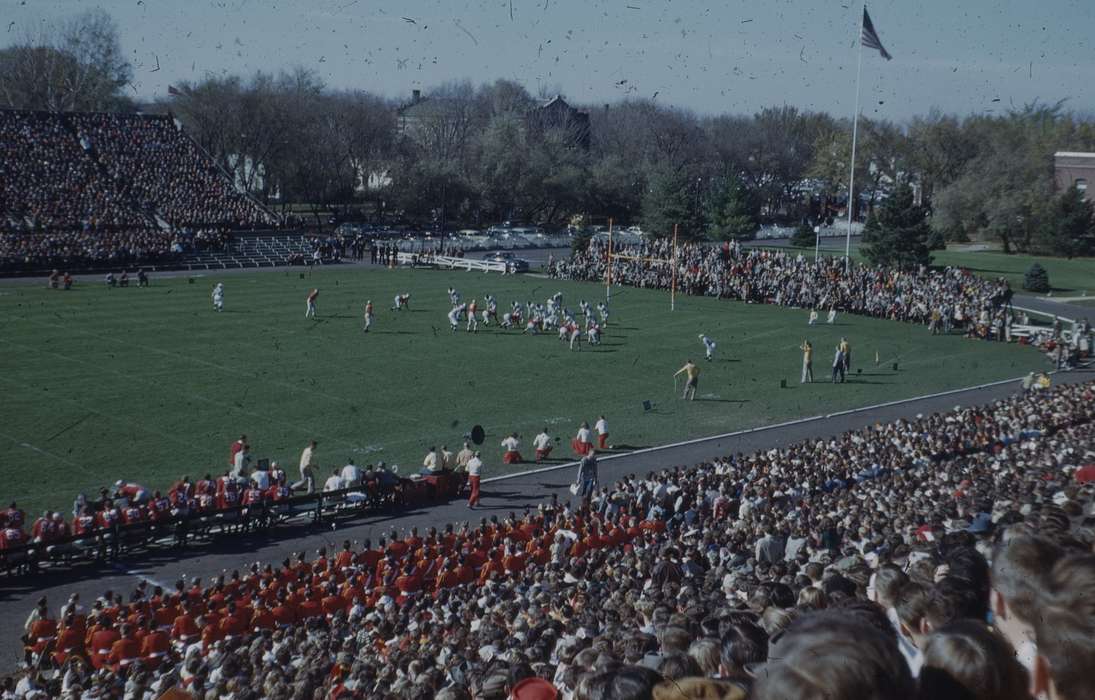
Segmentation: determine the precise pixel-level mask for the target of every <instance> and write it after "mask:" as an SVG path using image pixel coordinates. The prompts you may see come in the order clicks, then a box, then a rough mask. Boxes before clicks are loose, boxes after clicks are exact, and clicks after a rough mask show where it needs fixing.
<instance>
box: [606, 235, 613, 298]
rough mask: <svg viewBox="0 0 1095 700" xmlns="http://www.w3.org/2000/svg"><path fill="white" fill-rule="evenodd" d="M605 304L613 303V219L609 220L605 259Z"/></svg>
mask: <svg viewBox="0 0 1095 700" xmlns="http://www.w3.org/2000/svg"><path fill="white" fill-rule="evenodd" d="M605 263H606V267H605V303H606V304H608V303H611V302H612V219H609V220H608V257H607V258H605Z"/></svg>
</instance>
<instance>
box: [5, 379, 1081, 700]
mask: <svg viewBox="0 0 1095 700" xmlns="http://www.w3.org/2000/svg"><path fill="white" fill-rule="evenodd" d="M359 486H362V487H366V486H367V484H360V485H359ZM1093 494H1095V384H1092V383H1091V382H1087V383H1078V384H1071V385H1068V384H1066V385H1061V386H1058V387H1054V388H1051V389H1047V390H1042V391H1032V392H1028V393H1023V394H1021V395H1017V396H1015V397H1013V398H1010V399H1006V400H1001V401H997V402H995V403H992V404H990V405H985V406H980V407H971V408H956V409H955V410H953V411H949V412H946V413H940V414H936V415H931V416H925V417H921V418H916V419H912V420H899V421H896V422H893V423H889V424H884V425H874V426H871V427H868V428H864V429H862V430H858V431H853V432H849V433H845V434H843V435H840V436H837V437H834V438H831V439H817V440H809V441H806V442H802V443H799V444H795V445H792V446H790V447H787V448H785V449H772V450H767V451H761V452H757V453H754V454H732V455H726V456H725V457H724V458H721V459H717V460H714V461H711V462H707V463H703V464H697V465H693V466H691V467H687V468H685V467H673V468H666V469H662V470H659V471H655V472H652V473H649V474H646V475H643V476H639V475H632V476H627V477H624V478H622V479H621V480H619V481H617V482H616V483H614V484H611V485H605V486H604V487H603V488H600V489H599V490H598V491H597V493H596V494H595V495H594V497H593V498H591V499H589V500H588V501H585V502H581V503H558V502H549V503H544V504H543V505H541V506H540V507H539V508H538V509H537V510H536V511H533V512H527V513H524V514H516V513H510V514H509V515H508V516H506V517H498V516H492V517H491V518H489V519H483V520H482V521H481V522H480V523H479V524H478V525H474V524H473V525H463V526H459V525H448V526H446V527H443V528H439V529H435V528H428V529H427V528H423V529H422V531H421V532H419V531H418V530H413V531H412V532H410V533H409V534H406V535H399V534H397V533H395V532H393V533H391V534H390V535H388V536H383V537H378V538H376V539H375V541H372V542H370V541H365V542H363V543H362V544H361V545H359V546H355V545H353V544H352V543H350V542H349V541H347V542H345V543H344V544H343V545H342V546H341V547H339V548H335V549H331V550H328V549H322V550H320V551H318V552H316V553H315V555H307V554H304V553H301V554H299V555H297V556H295V557H292V558H289V559H286V560H285V561H283V562H268V563H266V564H254V565H252V566H251V567H250V568H249V569H248V568H246V567H241V570H240V571H235V572H231V573H226V574H225V575H223V576H220V577H217V578H216V579H212V580H209V581H200V580H191V581H186V582H184V581H179V582H177V583H175V584H174V585H170V586H164V587H155V586H152V585H150V584H146V583H141V584H138V585H137V586H136V587H135V588H134V589H133V590H130V591H121V590H115V591H112V592H107V593H104V594H103V595H102V596H100V597H99V598H97V599H95V600H83V601H82V600H79V599H78V598H76V597H70V598H68V599H67V600H42V601H40V603H39V605H38V607H37V608H36V609H35V610H34V611H33V612H32V614H31V616H30V617H29V619H28V620H27V623H26V627H25V633H26V638H25V644H26V662H27V668H28V669H29V670H28V671H27V673H26V674H25V675H23V676H22V677H21V678H20V680H19V681H18V683H19V685H20V688H19V690H18V691H9V692H22V695H19V696H20V697H35V696H36V695H35V693H38V694H39V696H43V697H44V696H59V697H67V698H82V697H122V696H123V695H124V696H125V697H133V698H144V697H156V696H158V695H159V694H160V693H162V692H165V691H167V690H168V689H170V688H173V687H176V686H177V687H178V688H181V689H183V690H185V691H186V692H187V693H189V694H190V696H191V697H204V698H215V697H216V698H222V697H232V698H259V697H265V698H304V697H308V698H313V697H330V698H351V697H361V698H373V697H376V698H415V699H418V698H423V699H425V698H448V699H456V698H472V697H474V698H498V699H503V698H508V697H512V698H520V699H523V698H555V697H564V698H577V699H579V700H608V699H613V700H624V699H632V698H634V699H639V698H693V697H695V698H758V699H766V700H767V699H774V698H823V697H833V698H884V697H885V698H917V697H918V698H984V699H985V700H988V699H989V698H996V699H1000V698H1016V699H1018V698H1028V697H1031V692H1035V693H1042V694H1045V693H1046V692H1047V689H1048V688H1050V687H1052V689H1053V691H1052V692H1053V693H1054V694H1053V695H1047V697H1057V698H1066V699H1068V700H1075V699H1079V698H1087V697H1090V691H1091V687H1092V686H1091V682H1090V675H1089V671H1090V668H1091V664H1092V663H1093V662H1095V608H1092V605H1091V601H1092V600H1095V556H1093V555H1092V554H1091V551H1092V546H1093V543H1095V528H1093V525H1095V513H1093V511H1092V505H1093V499H1092V496H1093ZM115 506H116V504H115ZM120 507H123V508H124V507H126V504H125V503H124V494H123V501H122V503H121V506H120ZM4 517H5V518H7V520H8V522H7V527H8V528H11V527H18V524H16V523H14V522H13V521H12V517H13V516H12V513H11V511H9V512H8V513H7V514H5V516H4ZM15 517H16V518H18V517H19V516H15ZM101 534H102V533H101ZM95 536H98V535H96V534H94V533H92V534H90V535H89V537H95ZM9 682H10V683H13V684H14V683H15V680H14V679H12V680H10V681H9Z"/></svg>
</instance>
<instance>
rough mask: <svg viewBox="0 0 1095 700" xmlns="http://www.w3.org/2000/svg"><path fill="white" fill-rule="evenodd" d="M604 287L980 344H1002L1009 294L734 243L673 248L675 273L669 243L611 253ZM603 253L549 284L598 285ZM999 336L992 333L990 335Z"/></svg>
mask: <svg viewBox="0 0 1095 700" xmlns="http://www.w3.org/2000/svg"><path fill="white" fill-rule="evenodd" d="M612 252H613V254H614V255H615V254H619V255H621V256H627V257H620V258H614V259H613V262H612V269H611V281H612V283H613V284H617V285H628V286H636V287H648V288H655V289H669V288H670V286H671V285H672V284H673V283H674V280H675V283H676V288H677V291H679V292H681V293H684V294H692V295H700V296H713V297H718V298H722V299H738V300H741V301H747V302H755V303H766V304H777V305H780V306H793V307H799V308H807V309H817V310H828V309H835V310H837V311H841V312H845V313H853V314H862V315H866V316H875V317H878V318H886V319H890V320H895V321H906V322H911V323H923V324H929V323H930V322H931V321H932V317H933V314H938V318H939V320H940V321H941V323H943V324H945V325H946V326H947V327H948V329H949V328H950V327H952V326H953V327H959V328H962V329H963V330H965V331H967V332H970V333H972V334H976V335H978V336H981V337H986V338H987V337H1003V330H1004V324H1005V323H1008V322H1010V314H1009V313H1008V308H1009V307H1008V305H1007V303H1006V302H1007V301H1009V300H1010V298H1011V290H1010V289H1009V287H1008V284H1007V282H1006V281H1004V280H989V279H986V278H983V277H979V276H977V275H974V274H972V273H971V272H969V271H968V270H963V269H959V268H946V269H945V270H942V271H937V270H930V269H926V268H921V269H918V270H915V271H903V270H897V269H890V268H886V267H873V266H869V265H862V264H859V263H855V262H852V263H851V264H849V265H847V266H846V265H845V261H844V259H843V258H838V257H829V256H825V257H821V258H819V259H818V260H814V259H812V258H808V257H806V256H804V255H803V254H802V253H798V252H782V251H772V250H761V249H756V248H752V249H750V248H742V247H741V246H740V245H738V244H737V243H736V242H735V243H728V244H724V245H722V246H708V245H702V244H693V243H686V244H683V245H680V246H678V248H677V255H676V265H675V267H676V272H675V274H674V265H673V264H672V263H669V262H654V261H655V260H661V261H668V260H672V258H673V248H672V243H671V242H670V241H668V240H666V239H659V240H656V241H652V242H649V243H644V244H642V245H638V246H623V247H614V248H613V251H612ZM607 260H608V246H607V244H606V243H602V242H600V241H592V242H591V243H590V245H589V247H588V248H587V249H586V250H583V251H578V252H576V253H575V254H574V255H573V256H572V257H570V258H569V259H563V260H559V261H557V262H555V263H554V264H553V266H552V268H551V274H552V275H553V276H555V277H560V278H566V279H577V280H586V281H598V282H604V281H605V280H606V278H607V276H608V272H609V270H608V264H607ZM997 331H998V332H997Z"/></svg>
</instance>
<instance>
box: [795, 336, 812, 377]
mask: <svg viewBox="0 0 1095 700" xmlns="http://www.w3.org/2000/svg"><path fill="white" fill-rule="evenodd" d="M798 349H799V350H801V351H802V381H801V382H800V383H801V384H805V383H806V382H813V381H814V346H813V345H810V341H809V340H806V339H803V341H802V345H800V346H798Z"/></svg>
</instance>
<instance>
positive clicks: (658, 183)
mask: <svg viewBox="0 0 1095 700" xmlns="http://www.w3.org/2000/svg"><path fill="white" fill-rule="evenodd" d="M697 190H698V186H697V184H696V182H695V181H694V179H693V178H692V177H691V176H690V174H689V173H688V172H687V171H683V170H682V171H661V172H659V173H656V174H654V175H652V176H651V178H650V184H649V186H648V187H647V190H646V194H645V195H644V196H643V217H642V226H643V231H645V232H646V234H647V235H649V236H653V237H655V238H670V237H672V236H673V226H674V225H676V226H677V227H678V237H679V238H680V240H682V241H694V240H699V239H702V238H703V237H704V228H705V221H704V216H703V209H702V207H701V206H700V197H699V192H698V191H697Z"/></svg>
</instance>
